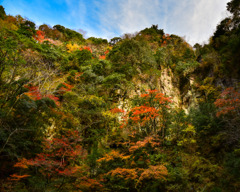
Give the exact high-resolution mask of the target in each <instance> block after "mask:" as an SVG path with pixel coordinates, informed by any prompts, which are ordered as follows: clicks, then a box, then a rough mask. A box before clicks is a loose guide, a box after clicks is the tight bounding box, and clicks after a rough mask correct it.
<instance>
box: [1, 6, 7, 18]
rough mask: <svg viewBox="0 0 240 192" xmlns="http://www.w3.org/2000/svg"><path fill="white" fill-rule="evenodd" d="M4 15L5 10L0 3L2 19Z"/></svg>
mask: <svg viewBox="0 0 240 192" xmlns="http://www.w3.org/2000/svg"><path fill="white" fill-rule="evenodd" d="M5 16H6V13H5V10H4V8H3V6H2V5H0V18H1V19H4V18H5Z"/></svg>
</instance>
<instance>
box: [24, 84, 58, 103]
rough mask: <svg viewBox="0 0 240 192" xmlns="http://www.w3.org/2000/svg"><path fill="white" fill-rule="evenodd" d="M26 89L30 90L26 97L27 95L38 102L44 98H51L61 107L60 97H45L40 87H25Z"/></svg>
mask: <svg viewBox="0 0 240 192" xmlns="http://www.w3.org/2000/svg"><path fill="white" fill-rule="evenodd" d="M24 87H25V88H27V89H28V92H26V93H25V95H27V96H28V97H29V98H31V99H32V100H34V101H36V100H40V99H43V98H49V99H51V100H53V101H54V102H55V103H56V105H58V106H59V105H60V103H59V98H58V97H56V96H54V95H52V94H47V95H43V94H42V93H41V92H40V90H39V88H38V86H32V85H25V86H24Z"/></svg>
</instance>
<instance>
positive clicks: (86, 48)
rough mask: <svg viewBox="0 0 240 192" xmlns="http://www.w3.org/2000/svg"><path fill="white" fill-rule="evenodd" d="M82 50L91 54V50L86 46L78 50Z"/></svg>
mask: <svg viewBox="0 0 240 192" xmlns="http://www.w3.org/2000/svg"><path fill="white" fill-rule="evenodd" d="M83 49H85V50H88V51H90V52H91V53H92V49H91V48H90V47H88V46H84V47H83V48H80V49H79V50H83Z"/></svg>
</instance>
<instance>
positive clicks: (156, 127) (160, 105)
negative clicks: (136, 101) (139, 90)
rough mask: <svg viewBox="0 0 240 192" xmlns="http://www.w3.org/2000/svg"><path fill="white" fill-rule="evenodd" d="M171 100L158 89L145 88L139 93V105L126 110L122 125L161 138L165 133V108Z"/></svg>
mask: <svg viewBox="0 0 240 192" xmlns="http://www.w3.org/2000/svg"><path fill="white" fill-rule="evenodd" d="M171 102H172V101H171V100H170V98H169V97H166V96H164V94H162V93H160V92H159V91H158V90H147V93H146V94H141V100H140V106H136V107H133V108H132V109H130V111H129V112H128V114H127V116H126V117H125V118H126V119H125V120H124V121H123V124H122V127H125V126H126V127H128V128H129V129H130V130H135V131H137V132H138V131H139V132H140V133H141V132H142V133H143V135H151V134H154V135H156V134H157V133H159V134H160V135H161V136H162V138H164V137H165V135H166V121H167V117H166V116H167V110H168V108H170V106H169V104H170V103H171Z"/></svg>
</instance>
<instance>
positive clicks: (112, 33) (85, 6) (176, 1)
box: [0, 0, 230, 45]
mask: <svg viewBox="0 0 240 192" xmlns="http://www.w3.org/2000/svg"><path fill="white" fill-rule="evenodd" d="M229 1H230V0H0V4H1V5H2V6H3V7H4V8H5V12H6V13H7V14H10V15H14V16H15V15H21V16H23V17H26V18H28V19H30V20H31V21H33V22H35V23H36V25H38V26H39V25H41V24H49V25H51V26H54V25H57V24H60V25H63V26H64V27H67V28H70V29H74V30H76V31H81V32H82V33H84V34H85V37H91V36H93V37H101V38H107V39H111V38H113V37H119V36H121V35H123V34H125V33H135V32H138V31H140V30H142V29H144V28H146V27H151V26H152V25H153V24H154V25H158V27H159V29H164V32H165V33H168V34H175V35H179V36H181V37H184V38H185V40H186V41H187V42H189V43H190V44H191V45H194V44H195V43H200V44H202V43H207V42H208V40H209V37H210V36H211V35H213V33H214V31H215V29H216V26H217V24H219V23H220V21H221V20H222V19H223V18H225V17H226V16H228V15H229V13H228V12H227V11H226V4H227V2H229Z"/></svg>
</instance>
